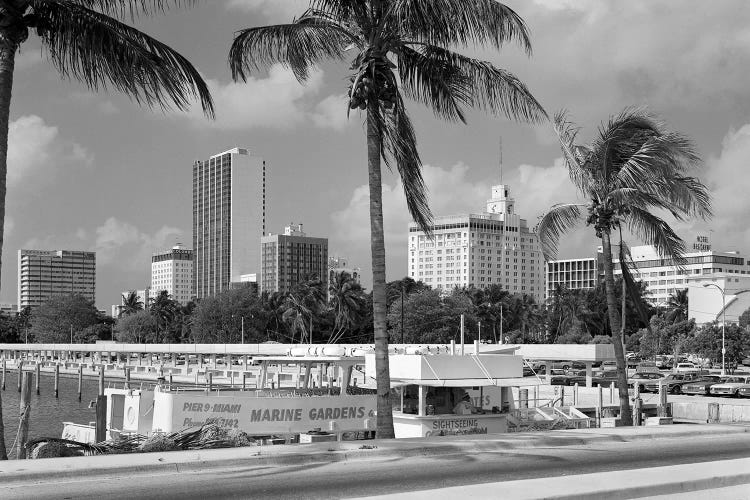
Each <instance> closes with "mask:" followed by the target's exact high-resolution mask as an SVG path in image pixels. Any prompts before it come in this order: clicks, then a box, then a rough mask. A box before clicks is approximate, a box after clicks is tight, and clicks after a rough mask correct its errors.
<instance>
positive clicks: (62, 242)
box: [0, 0, 750, 310]
mask: <svg viewBox="0 0 750 500" xmlns="http://www.w3.org/2000/svg"><path fill="white" fill-rule="evenodd" d="M506 3H507V4H508V5H509V6H510V7H511V8H513V9H515V10H516V11H517V12H518V13H519V14H520V15H521V16H522V17H523V19H524V20H525V21H526V23H527V24H528V26H529V28H530V31H531V36H532V45H533V55H532V56H531V57H527V56H526V55H525V54H524V52H523V51H522V50H520V49H519V48H518V47H517V46H514V45H508V46H506V47H504V48H503V49H502V50H500V51H496V50H477V49H476V48H471V49H462V52H464V53H466V54H468V55H472V56H475V57H480V58H482V59H485V60H488V61H491V62H492V63H493V64H495V65H497V66H499V67H502V68H504V69H506V70H509V71H511V72H513V73H514V74H516V75H517V76H518V77H520V78H521V79H522V80H523V81H524V82H525V83H526V84H527V85H528V87H529V88H530V89H531V91H532V93H533V94H534V95H535V96H536V97H537V99H538V100H539V101H540V102H541V103H542V104H543V106H544V107H545V109H546V110H547V111H548V112H549V113H550V114H553V113H555V112H556V111H558V110H560V109H567V110H568V111H569V113H570V118H571V119H572V120H573V121H575V122H576V123H577V124H578V125H579V126H580V127H581V136H580V138H581V140H582V141H584V142H585V141H587V140H590V139H591V137H592V136H593V134H595V133H596V130H597V127H599V126H600V124H601V123H602V122H603V121H605V120H607V119H608V117H609V116H610V115H613V114H617V113H618V112H619V111H621V110H622V109H623V108H624V107H626V106H647V107H648V109H649V110H650V111H651V112H653V113H655V114H657V115H658V116H660V117H661V118H662V119H663V120H664V121H665V123H666V125H667V127H668V128H670V129H673V130H677V131H679V132H682V133H683V134H686V135H688V136H689V137H691V138H692V139H693V140H694V142H695V144H696V145H697V148H698V150H699V151H700V154H701V156H702V158H703V160H704V162H703V163H704V164H703V166H702V167H701V169H700V170H699V171H698V172H697V174H696V175H697V176H698V177H700V178H701V179H702V180H703V181H704V182H705V183H706V185H707V186H708V187H709V189H710V191H711V192H712V195H713V203H714V213H715V215H714V218H713V220H711V221H710V222H709V223H706V222H702V221H696V222H692V221H691V222H688V223H680V224H676V225H675V227H676V228H677V229H678V230H679V232H680V234H681V235H682V236H683V237H684V238H686V239H689V240H692V239H694V237H695V234H696V233H697V232H706V231H709V230H711V233H710V235H711V238H712V243H713V246H714V248H715V249H717V250H739V251H740V252H742V253H745V252H746V251H747V250H750V224H748V223H747V220H748V216H749V215H750V196H748V195H747V193H750V175H748V174H747V172H746V169H747V168H748V161H747V160H748V158H750V85H748V82H750V3H748V2H746V1H745V0H723V1H721V2H705V1H695V0H681V1H679V2H677V1H674V0H629V1H627V2H623V1H617V0H508V1H507V2H506ZM305 5H306V2H303V1H301V0H289V1H282V0H211V1H210V2H209V1H204V2H201V3H200V4H199V6H198V7H195V8H192V9H187V10H184V9H183V10H178V9H175V10H172V11H170V12H168V13H167V14H166V15H160V16H157V17H153V18H147V19H138V20H136V21H135V22H134V24H135V25H136V26H137V27H138V28H139V29H141V30H143V31H145V32H146V33H148V34H150V35H152V36H155V37H156V38H158V39H159V40H161V41H163V42H165V43H167V44H169V45H170V46H172V47H173V48H175V49H177V50H178V51H180V52H181V53H182V54H183V55H185V56H186V57H187V58H188V59H189V60H190V61H192V62H193V64H194V65H195V66H196V67H197V68H198V70H199V71H200V72H201V73H202V74H203V76H204V78H205V79H206V81H207V82H208V84H209V86H210V88H211V91H212V93H213V96H214V99H215V102H216V106H217V117H216V120H215V121H209V120H208V119H206V118H205V117H204V116H203V115H202V114H201V112H200V110H199V109H197V108H193V109H191V110H189V111H188V112H174V111H162V110H159V109H157V110H148V109H144V108H142V107H139V106H138V105H137V104H136V103H135V102H132V101H130V100H129V99H128V98H126V97H123V96H122V95H119V94H117V93H116V91H115V90H107V89H104V90H101V89H100V90H99V92H92V91H90V90H89V89H87V88H86V87H85V86H83V85H82V84H80V83H78V82H75V81H68V80H65V79H62V78H61V77H60V76H59V74H58V73H57V72H56V70H55V69H54V68H53V67H52V66H51V65H50V64H49V63H48V60H47V56H46V53H45V52H44V50H43V49H41V48H40V45H39V43H38V40H36V39H35V38H34V37H35V35H33V34H32V35H31V37H30V38H29V41H28V42H26V43H25V44H24V45H23V46H22V50H21V53H20V54H19V55H18V56H17V63H16V74H15V82H14V89H13V101H12V105H11V124H10V137H9V158H8V169H9V170H8V195H7V214H6V220H5V243H4V246H3V255H2V257H3V259H2V281H1V282H0V301H2V302H3V303H15V302H16V292H17V273H18V270H17V252H18V249H20V248H34V249H68V250H92V251H96V252H97V290H96V303H97V305H98V306H99V307H100V308H102V309H106V310H109V306H110V305H111V304H114V303H119V295H120V293H121V292H122V291H124V290H130V289H138V288H143V287H144V286H146V285H147V284H148V283H149V281H150V256H151V254H152V253H154V252H159V251H162V250H165V249H168V248H170V247H171V246H173V245H174V244H175V243H177V242H183V243H185V244H186V245H187V246H190V245H191V242H192V236H191V232H192V226H191V212H192V207H191V199H192V198H191V176H192V164H193V162H194V160H196V159H206V158H208V157H209V156H211V155H213V154H216V153H219V152H222V151H225V150H227V149H230V148H233V147H236V146H239V147H247V148H249V149H250V150H251V151H252V152H253V154H257V155H259V156H262V157H263V158H264V159H265V161H266V164H267V176H268V179H267V184H268V186H267V189H268V196H267V203H268V210H267V230H268V231H272V232H281V231H283V228H284V226H285V225H287V224H289V223H291V222H294V223H300V222H301V223H304V225H305V231H306V232H307V233H308V235H310V236H317V237H328V238H329V254H330V255H339V256H345V257H348V258H349V260H350V261H351V262H352V263H353V264H354V265H358V266H359V267H361V268H362V271H363V275H364V280H363V283H364V285H365V286H366V287H369V286H370V283H371V278H370V274H369V273H370V264H369V262H370V251H369V248H370V247H369V218H368V209H367V207H368V190H367V168H366V156H365V155H366V149H365V146H366V145H365V135H364V129H363V116H362V115H360V114H359V113H358V112H357V113H352V114H351V116H350V117H349V118H348V119H347V116H346V106H345V103H344V101H343V97H342V96H343V94H344V93H345V92H346V85H347V83H348V80H347V77H348V64H338V63H331V64H323V65H321V66H320V67H319V68H318V69H317V70H316V71H315V72H314V74H313V75H312V76H311V78H310V80H309V81H308V82H307V84H306V85H304V86H302V85H300V84H299V83H297V82H296V80H295V79H294V77H293V76H292V74H291V72H290V71H289V70H288V69H285V68H283V67H281V66H272V67H270V68H268V70H267V71H262V72H259V73H257V74H254V75H252V77H251V78H250V79H249V81H248V82H247V83H233V82H232V81H231V77H230V73H229V69H228V66H227V62H226V60H227V53H228V49H229V46H230V44H231V41H232V38H233V33H234V32H236V31H237V30H239V29H242V28H246V27H252V26H260V25H265V24H275V23H281V22H287V21H289V20H291V19H292V17H293V16H294V15H295V14H299V13H301V12H302V11H303V10H304V7H305ZM409 112H410V114H411V116H412V120H413V122H414V126H415V129H416V131H417V137H418V141H419V150H420V153H421V157H422V160H423V162H424V176H425V179H426V182H427V187H428V190H429V196H430V204H431V208H432V210H433V213H434V214H435V215H449V214H458V213H466V212H479V211H481V210H482V209H483V207H484V204H485V201H486V200H487V198H489V195H490V186H491V185H493V184H497V183H499V176H500V174H499V167H498V164H499V161H498V160H499V152H498V150H499V146H498V143H499V138H500V137H502V143H503V172H504V174H503V175H504V181H505V183H506V184H509V185H510V186H511V189H512V191H513V193H514V195H515V198H516V211H517V213H519V214H520V215H521V216H522V217H524V218H526V219H528V221H529V225H531V226H533V225H534V224H535V223H536V220H537V217H539V216H540V215H541V214H542V213H544V211H545V210H546V209H547V208H548V207H550V206H551V205H552V204H554V203H560V202H568V201H575V199H576V193H575V192H574V190H573V188H572V186H571V185H570V182H569V180H568V178H567V174H566V171H565V169H564V166H563V162H562V159H561V154H560V150H559V147H558V145H557V143H556V139H555V135H554V132H553V131H552V128H551V126H550V125H549V124H548V123H545V124H541V125H535V126H532V125H529V124H524V123H518V122H514V121H509V120H507V119H506V118H505V117H502V116H493V115H489V114H486V113H483V112H469V113H468V114H467V117H468V124H467V125H463V124H450V123H446V122H443V121H440V120H439V119H437V118H436V117H435V116H434V115H433V114H432V113H431V112H430V111H429V110H427V109H426V108H424V107H423V106H421V105H420V104H418V103H411V104H410V105H409ZM383 181H384V185H383V199H384V204H385V207H384V214H385V215H384V217H385V222H384V224H385V233H386V251H387V273H388V279H389V280H393V279H399V278H401V277H403V276H404V275H405V274H406V241H407V224H408V222H409V217H408V214H407V211H406V202H405V199H404V195H403V193H402V191H401V186H400V184H399V180H398V178H397V176H395V175H393V174H392V173H388V172H387V171H386V173H385V175H384V179H383ZM591 232H592V231H590V230H586V229H582V230H580V231H576V232H574V233H571V234H570V235H569V236H568V237H566V238H565V239H564V240H563V241H562V244H561V249H560V254H559V257H560V258H572V257H579V256H580V257H584V256H590V255H591V254H592V253H593V252H594V251H595V248H596V244H597V243H596V240H595V239H594V237H593V235H591V234H589V233H591ZM630 244H631V245H635V244H638V242H637V241H634V240H633V241H630Z"/></svg>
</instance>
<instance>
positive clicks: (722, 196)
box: [689, 124, 750, 253]
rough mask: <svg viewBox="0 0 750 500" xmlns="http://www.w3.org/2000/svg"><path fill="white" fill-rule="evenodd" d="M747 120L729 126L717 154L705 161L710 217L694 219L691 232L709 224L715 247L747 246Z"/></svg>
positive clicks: (749, 183) (749, 188) (749, 128)
mask: <svg viewBox="0 0 750 500" xmlns="http://www.w3.org/2000/svg"><path fill="white" fill-rule="evenodd" d="M748 158H750V124H747V125H744V126H742V127H741V128H739V129H738V130H730V131H729V132H728V133H727V134H726V136H725V137H724V140H723V142H722V150H721V153H720V154H719V156H718V157H715V158H709V159H708V160H707V161H706V167H707V168H706V172H705V182H706V185H707V186H708V187H709V189H710V191H711V195H712V202H713V209H714V217H713V219H712V220H711V221H710V222H709V223H708V224H705V223H701V222H695V223H694V224H692V225H690V226H689V228H690V229H691V230H692V232H693V233H695V232H698V231H700V230H703V231H704V232H705V229H706V227H710V229H712V230H713V231H714V234H713V235H712V239H713V240H714V241H713V243H714V248H715V249H716V250H740V251H742V252H743V253H745V252H746V251H747V250H748V249H750V226H748V224H747V217H748V214H750V197H748V193H750V175H748V163H747V159H748Z"/></svg>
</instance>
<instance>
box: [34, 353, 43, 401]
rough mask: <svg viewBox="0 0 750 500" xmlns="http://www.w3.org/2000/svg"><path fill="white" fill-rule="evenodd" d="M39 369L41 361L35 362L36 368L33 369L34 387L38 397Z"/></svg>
mask: <svg viewBox="0 0 750 500" xmlns="http://www.w3.org/2000/svg"><path fill="white" fill-rule="evenodd" d="M41 367H42V362H41V360H39V361H37V362H36V366H35V367H34V385H35V386H36V395H37V396H38V395H39V379H40V378H41V377H40V375H41Z"/></svg>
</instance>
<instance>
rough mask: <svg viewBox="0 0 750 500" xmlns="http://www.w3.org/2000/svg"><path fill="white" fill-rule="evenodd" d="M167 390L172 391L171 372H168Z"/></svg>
mask: <svg viewBox="0 0 750 500" xmlns="http://www.w3.org/2000/svg"><path fill="white" fill-rule="evenodd" d="M169 390H172V372H169Z"/></svg>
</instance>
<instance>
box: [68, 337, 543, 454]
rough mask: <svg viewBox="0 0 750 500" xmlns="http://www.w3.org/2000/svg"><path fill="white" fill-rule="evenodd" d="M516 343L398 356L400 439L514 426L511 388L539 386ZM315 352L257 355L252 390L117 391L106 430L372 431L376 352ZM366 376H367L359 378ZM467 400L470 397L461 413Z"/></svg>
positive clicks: (289, 437)
mask: <svg viewBox="0 0 750 500" xmlns="http://www.w3.org/2000/svg"><path fill="white" fill-rule="evenodd" d="M513 349H514V348H502V346H500V347H499V348H498V350H497V352H494V353H488V354H485V353H482V354H467V355H461V354H457V353H456V352H455V350H454V349H453V348H451V349H450V350H449V349H448V348H446V349H444V350H438V351H432V352H429V351H425V350H421V349H411V350H410V351H408V352H409V353H408V354H407V353H399V354H391V355H390V371H391V386H392V388H393V389H392V391H393V392H392V400H393V402H394V414H393V420H394V430H395V435H396V437H397V438H408V437H433V436H445V435H455V434H491V433H503V432H508V419H509V416H510V414H511V412H512V411H513V410H514V409H515V406H514V400H513V394H512V391H511V388H512V387H520V386H528V385H536V384H538V383H539V381H538V379H535V378H531V379H530V378H523V358H522V357H521V356H518V355H514V354H512V352H513ZM310 352H311V351H310V350H309V349H299V350H296V351H294V352H290V353H289V354H290V355H288V356H264V357H257V358H254V359H253V364H254V365H257V367H256V368H257V370H256V371H254V372H253V373H252V378H254V385H255V387H254V388H249V389H248V388H246V389H241V388H236V387H235V388H229V387H219V388H204V387H196V386H194V387H189V386H188V387H178V386H175V385H169V384H165V383H160V384H157V385H156V386H155V387H153V388H152V389H131V388H107V389H105V396H106V400H107V414H106V428H107V434H106V436H107V438H108V439H111V438H114V437H117V436H119V435H132V434H140V435H144V436H149V435H152V434H155V433H171V432H176V431H180V430H183V429H187V428H191V427H198V426H201V425H205V424H207V423H213V424H216V425H218V426H219V427H222V428H225V429H238V430H241V431H243V432H246V433H247V434H249V435H250V436H253V437H265V438H268V439H272V440H273V442H287V443H288V442H306V440H307V442H309V440H310V436H315V435H326V436H333V437H331V438H330V439H343V438H351V437H352V434H354V435H355V436H364V437H366V436H372V434H373V433H374V431H375V428H376V410H377V408H376V407H377V400H376V396H375V390H374V389H375V377H374V375H375V355H374V352H372V351H369V352H367V351H359V350H358V351H357V352H356V353H350V355H346V353H344V352H340V351H338V350H336V351H331V350H330V349H329V350H328V351H325V350H319V351H315V354H314V355H311V354H310ZM318 352H320V353H321V354H320V355H318ZM474 352H477V351H476V350H475V351H474ZM329 353H333V354H336V355H328V354H329ZM281 367H286V368H287V371H286V372H284V371H283V370H281ZM289 367H292V370H291V371H292V373H294V372H295V367H296V373H295V375H296V376H292V377H289V378H287V379H284V378H282V377H279V373H285V374H286V375H289V374H290V372H289ZM362 368H364V370H362ZM353 373H354V374H355V375H357V376H355V377H353V376H352V374H353ZM362 375H364V383H362V384H358V383H357V381H358V380H361V379H362ZM243 385H244V384H243ZM464 399H466V400H467V401H468V404H464V405H463V406H464V410H463V411H461V410H457V409H456V408H457V405H458V402H460V401H462V400H464ZM459 406H460V405H459ZM457 412H458V413H457ZM94 431H95V430H94V426H93V425H92V424H88V425H82V424H74V423H70V422H66V423H65V428H64V431H63V437H64V438H66V439H72V440H75V441H81V442H94V439H93V438H94V434H95V432H94ZM345 435H347V436H345Z"/></svg>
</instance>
